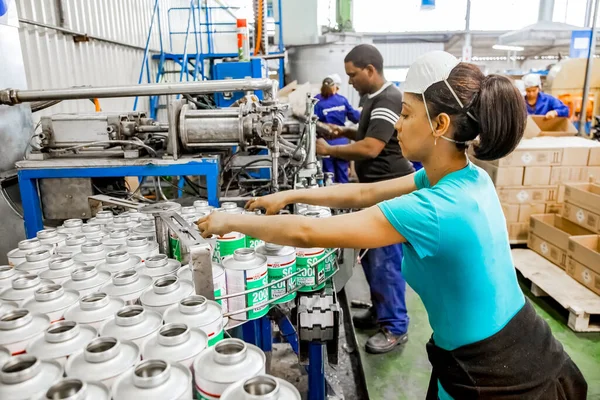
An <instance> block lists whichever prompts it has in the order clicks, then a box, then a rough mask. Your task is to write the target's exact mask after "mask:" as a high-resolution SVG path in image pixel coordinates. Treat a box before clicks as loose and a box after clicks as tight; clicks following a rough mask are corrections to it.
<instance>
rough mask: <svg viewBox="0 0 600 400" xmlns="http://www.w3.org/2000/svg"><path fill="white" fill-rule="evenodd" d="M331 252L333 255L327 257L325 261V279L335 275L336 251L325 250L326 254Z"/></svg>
mask: <svg viewBox="0 0 600 400" xmlns="http://www.w3.org/2000/svg"><path fill="white" fill-rule="evenodd" d="M330 251H331V254H329V256H327V257H325V259H324V260H323V271H324V272H325V278H329V277H331V275H333V273H334V272H335V261H336V257H337V255H336V252H335V251H332V249H327V250H325V253H328V252H330Z"/></svg>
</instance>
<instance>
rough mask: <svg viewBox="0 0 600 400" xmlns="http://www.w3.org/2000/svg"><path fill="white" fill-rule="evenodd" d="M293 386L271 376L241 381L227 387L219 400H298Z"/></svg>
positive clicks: (299, 397) (296, 390)
mask: <svg viewBox="0 0 600 400" xmlns="http://www.w3.org/2000/svg"><path fill="white" fill-rule="evenodd" d="M301 398H302V397H301V396H300V392H299V391H298V389H296V387H295V386H294V385H292V384H291V383H289V382H287V381H284V380H283V379H281V378H276V377H274V376H271V375H259V376H255V377H253V378H248V379H242V380H240V381H238V382H236V383H234V384H233V385H231V386H229V387H228V388H227V389H226V390H225V391H224V392H223V395H222V396H221V400H300V399H301Z"/></svg>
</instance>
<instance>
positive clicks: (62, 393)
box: [42, 379, 110, 400]
mask: <svg viewBox="0 0 600 400" xmlns="http://www.w3.org/2000/svg"><path fill="white" fill-rule="evenodd" d="M42 400H110V391H109V390H108V389H107V388H106V386H104V385H103V384H101V383H98V382H84V381H82V380H80V379H63V380H62V381H60V382H58V383H55V384H54V385H52V386H51V387H50V389H48V391H47V392H46V395H45V397H42Z"/></svg>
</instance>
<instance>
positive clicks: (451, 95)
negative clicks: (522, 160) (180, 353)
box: [198, 52, 587, 399]
mask: <svg viewBox="0 0 600 400" xmlns="http://www.w3.org/2000/svg"><path fill="white" fill-rule="evenodd" d="M404 91H405V97H404V102H403V110H402V114H401V117H400V119H399V121H398V122H397V124H396V129H397V130H398V137H399V142H400V147H401V149H402V153H403V154H404V156H405V157H406V158H408V159H410V160H415V161H419V162H421V163H422V164H423V169H422V170H420V171H418V172H416V173H414V174H412V175H409V176H405V177H402V178H397V179H393V180H389V181H386V182H379V183H372V184H349V185H342V186H341V187H340V186H336V187H330V188H321V189H316V190H315V189H311V190H297V191H286V192H280V193H276V194H273V195H270V196H265V197H262V198H256V199H253V200H252V201H250V202H249V203H248V205H247V207H248V208H249V209H256V208H263V209H265V210H266V211H267V214H276V213H277V212H278V211H279V210H280V209H281V208H283V207H285V206H286V205H287V204H292V203H305V204H314V205H322V206H328V207H334V208H336V207H338V208H363V209H364V210H363V211H359V212H356V213H352V214H345V215H340V216H336V217H332V218H328V219H323V220H320V219H313V218H305V217H301V216H283V215H281V216H275V215H274V216H270V217H257V216H252V215H242V216H239V215H235V216H234V215H228V214H222V213H213V214H211V215H210V216H209V217H206V218H204V219H201V220H200V221H198V224H199V228H200V230H201V231H202V232H203V235H204V236H208V235H211V234H225V233H227V232H232V231H236V232H242V233H245V234H247V235H250V236H252V237H257V238H259V239H262V240H264V241H266V242H273V243H279V244H283V245H291V246H297V247H304V248H310V247H325V248H333V247H343V248H375V247H382V246H388V245H391V244H394V243H403V248H404V261H403V271H402V272H403V274H404V277H405V278H406V281H407V282H408V283H409V285H411V286H412V287H413V289H414V290H415V291H416V292H417V293H418V294H419V296H420V297H421V299H422V300H423V303H424V305H425V307H426V309H427V313H428V315H429V322H430V324H431V327H432V328H433V336H432V338H431V340H430V342H429V343H428V344H427V352H428V355H429V359H430V361H431V363H432V366H433V372H432V379H431V384H430V387H429V391H428V396H427V398H428V399H436V398H440V399H452V398H454V399H463V398H502V399H530V398H531V399H534V398H535V399H555V398H568V399H585V396H586V392H587V384H586V382H585V380H584V379H583V377H582V375H581V373H580V372H579V370H578V369H577V367H576V366H575V364H574V363H573V362H572V361H571V359H570V358H569V357H568V355H567V354H566V353H565V352H564V350H563V349H562V346H561V345H560V343H559V342H558V341H556V339H554V337H553V336H552V333H551V331H550V329H549V327H548V325H547V324H546V323H545V322H544V321H543V320H542V319H541V318H540V317H539V316H537V315H536V314H535V311H534V310H533V307H532V306H531V305H530V304H529V303H528V302H526V300H525V298H524V296H523V293H522V292H521V290H520V289H519V285H518V282H517V277H516V273H515V270H514V267H513V262H512V257H511V252H510V245H509V241H508V233H507V230H506V221H505V219H504V216H503V213H502V208H501V206H500V202H499V200H498V196H497V195H496V191H495V188H494V185H493V184H492V182H491V180H490V178H489V177H488V175H487V174H486V173H485V172H484V171H483V170H481V169H480V168H478V167H476V166H475V165H473V164H472V163H471V162H470V161H469V159H468V157H467V155H466V149H467V148H468V147H469V146H470V145H471V144H473V149H474V153H475V156H476V157H477V158H479V159H482V160H495V159H498V158H501V157H504V156H506V155H507V154H509V153H510V152H512V151H513V150H514V148H515V147H516V146H517V144H518V143H519V141H520V140H521V137H522V135H523V131H524V128H525V121H526V115H527V114H526V110H525V103H524V101H523V99H522V97H521V95H520V93H519V92H518V90H517V89H516V88H515V87H514V86H513V85H512V83H511V81H510V80H508V79H507V78H505V77H502V76H499V75H490V76H487V77H486V76H484V75H483V74H482V73H481V71H480V70H479V69H478V68H477V67H476V66H474V65H471V64H466V63H459V62H458V60H457V59H456V58H455V57H454V56H452V55H450V54H448V53H445V52H432V53H429V54H426V55H425V56H423V57H421V58H420V59H419V60H417V61H416V62H415V63H414V64H413V65H412V66H411V68H410V70H409V72H408V74H407V78H406V82H405V85H404ZM341 232H348V234H347V235H341V234H340V233H341Z"/></svg>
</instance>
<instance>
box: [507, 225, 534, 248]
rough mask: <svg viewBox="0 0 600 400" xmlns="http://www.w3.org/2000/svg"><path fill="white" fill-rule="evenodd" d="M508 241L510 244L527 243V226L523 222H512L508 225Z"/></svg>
mask: <svg viewBox="0 0 600 400" xmlns="http://www.w3.org/2000/svg"><path fill="white" fill-rule="evenodd" d="M507 229H508V239H509V240H510V241H512V242H523V243H525V242H527V236H528V235H529V224H528V223H526V222H525V223H524V222H513V223H509V224H508V226H507Z"/></svg>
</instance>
